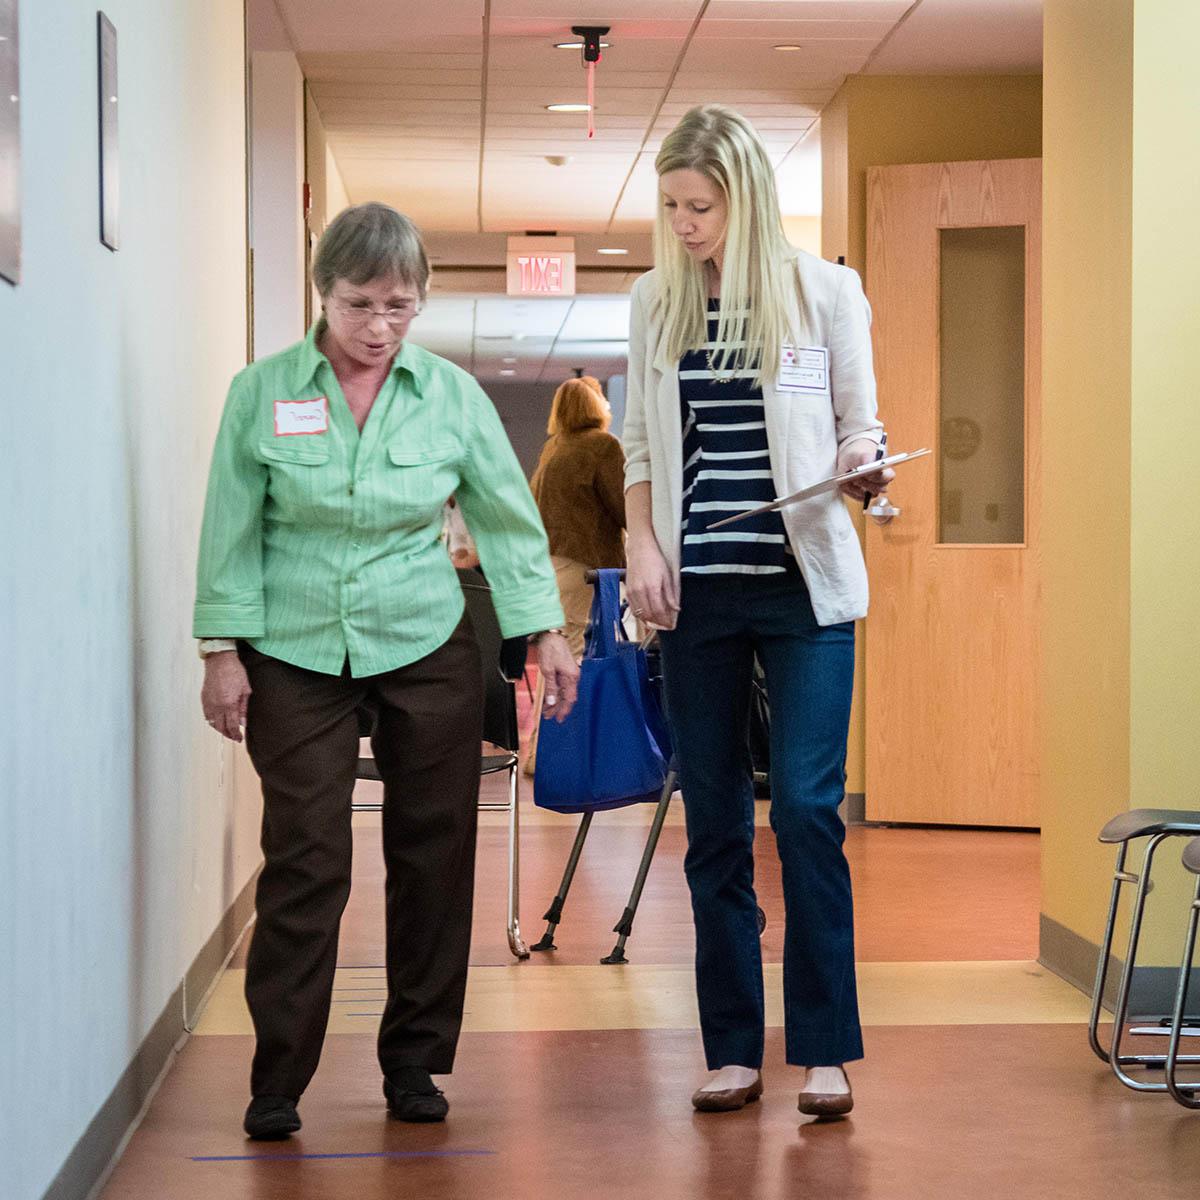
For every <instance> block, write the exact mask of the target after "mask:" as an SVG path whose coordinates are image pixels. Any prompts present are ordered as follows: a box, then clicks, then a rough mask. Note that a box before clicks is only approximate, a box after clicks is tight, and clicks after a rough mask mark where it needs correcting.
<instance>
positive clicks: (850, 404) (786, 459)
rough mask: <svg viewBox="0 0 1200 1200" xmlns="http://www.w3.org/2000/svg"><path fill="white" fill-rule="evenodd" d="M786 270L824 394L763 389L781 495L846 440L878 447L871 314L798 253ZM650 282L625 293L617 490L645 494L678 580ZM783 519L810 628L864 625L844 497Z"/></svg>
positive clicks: (674, 487)
mask: <svg viewBox="0 0 1200 1200" xmlns="http://www.w3.org/2000/svg"><path fill="white" fill-rule="evenodd" d="M794 262H795V269H796V277H797V283H798V287H797V289H796V294H795V307H794V308H793V311H792V318H793V321H794V322H795V326H794V327H795V328H796V329H797V330H798V331H799V333H800V337H801V340H802V343H803V347H805V348H807V347H823V348H825V349H826V350H827V351H828V353H829V370H828V372H827V379H828V384H829V387H828V389H827V391H826V392H825V394H824V395H820V394H817V393H812V392H794V391H779V390H778V388H777V387H776V382H777V378H778V370H776V372H775V373H773V374H772V375H771V376H769V377H768V378H767V379H766V380H765V381H764V386H763V409H764V412H765V420H766V425H767V445H768V448H769V449H770V453H771V474H772V476H773V478H774V483H775V494H776V495H778V496H786V495H788V494H790V493H791V492H795V491H799V490H800V488H803V487H807V486H808V485H809V484H811V483H816V482H817V481H818V480H820V479H825V478H828V477H829V476H830V475H832V474H834V472H835V471H836V469H837V458H838V452H839V450H840V449H841V448H842V447H843V446H845V445H847V444H848V443H849V442H853V441H857V440H859V439H860V438H866V439H869V440H871V441H874V442H876V443H878V442H879V441H880V439H881V437H882V434H883V424H882V422H881V421H880V420H879V418H878V416H877V413H876V405H875V373H874V370H873V368H872V365H871V333H870V326H871V310H870V306H869V305H868V304H867V298H866V296H864V295H863V290H862V284H861V283H860V282H859V278H858V275H857V273H856V272H855V271H853V270H851V269H850V268H849V267H842V266H837V265H835V264H833V263H828V262H826V261H825V260H824V259H821V258H817V257H815V256H814V255H811V254H806V253H804V252H803V251H797V252H796V257H795V259H794ZM657 274H658V273H657V272H656V271H650V272H649V273H648V274H646V275H643V276H642V277H641V278H640V279H639V280H638V281H637V282H636V283H635V284H634V285H633V295H632V301H633V303H632V311H631V313H630V326H629V375H628V383H627V385H626V386H627V391H626V409H625V427H624V432H623V436H622V441H623V442H624V444H625V456H626V465H625V487H626V489H627V490H628V489H629V488H631V487H632V486H633V485H634V484H637V483H649V484H650V485H651V504H652V516H653V523H654V533H655V536H656V537H657V538H658V544H659V547H660V548H661V549H662V552H663V555H664V557H665V558H666V560H667V563H668V565H669V566H670V567H671V569H672V570H673V571H674V572H675V576H676V579H677V580H678V577H679V561H680V536H681V528H680V526H681V522H682V519H683V428H682V422H681V420H680V413H679V370H678V368H679V362H678V360H675V361H671V360H670V359H668V357H667V351H666V347H665V346H664V345H663V338H662V320H661V317H660V315H659V313H658V304H657V294H658V293H657V289H658V286H659V285H658V279H657ZM781 515H782V517H783V523H784V527H785V529H786V530H787V535H788V540H789V541H790V542H791V544H792V550H793V551H794V552H795V555H796V559H797V561H798V563H799V565H800V570H801V573H802V574H803V575H804V582H805V583H806V584H807V586H808V592H809V596H810V598H811V600H812V606H813V612H814V614H815V615H816V618H817V623H818V624H819V625H834V624H837V623H838V622H840V621H853V620H857V619H858V618H859V617H864V616H866V614H867V569H866V565H865V564H864V562H863V556H862V547H861V546H860V545H859V541H858V537H857V535H856V534H855V531H854V522H853V520H852V519H851V517H850V514H849V512H847V510H846V505H845V502H844V500H843V499H842V496H841V493H840V492H827V493H825V494H824V495H821V496H814V497H813V498H812V499H810V500H804V501H802V502H801V503H799V504H793V505H791V506H790V507H788V508H785V509H783V510H782V513H781Z"/></svg>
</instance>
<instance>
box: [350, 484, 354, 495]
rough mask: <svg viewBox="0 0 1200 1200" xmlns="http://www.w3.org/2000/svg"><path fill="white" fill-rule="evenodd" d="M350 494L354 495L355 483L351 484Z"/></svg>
mask: <svg viewBox="0 0 1200 1200" xmlns="http://www.w3.org/2000/svg"><path fill="white" fill-rule="evenodd" d="M350 495H351V496H353V495H354V484H351V485H350Z"/></svg>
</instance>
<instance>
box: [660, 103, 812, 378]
mask: <svg viewBox="0 0 1200 1200" xmlns="http://www.w3.org/2000/svg"><path fill="white" fill-rule="evenodd" d="M654 168H655V170H656V171H657V172H658V174H659V176H660V177H661V176H663V175H665V174H666V173H667V172H668V171H682V170H690V171H699V172H700V174H701V175H703V176H704V177H705V178H706V179H708V180H709V181H710V182H711V183H713V184H714V185H715V186H716V187H717V188H719V189H720V190H721V192H722V193H723V194H724V196H725V200H726V203H727V205H728V215H727V223H726V226H725V256H724V261H723V263H722V267H721V309H720V316H719V318H718V321H717V338H716V343H717V348H716V350H715V351H714V354H713V362H714V366H715V367H716V369H717V370H718V371H728V370H733V369H735V368H736V367H742V366H746V365H751V364H752V365H754V366H755V368H756V382H757V383H758V384H759V385H760V386H761V385H762V383H763V382H764V379H765V378H768V377H770V376H772V375H773V374H774V369H775V365H776V364H777V363H778V362H779V355H780V351H781V350H782V349H783V344H784V342H785V341H787V340H788V339H789V338H791V339H792V341H793V343H795V344H799V336H798V331H797V330H795V329H794V328H792V327H791V322H790V319H789V315H788V314H789V311H790V309H789V299H790V294H795V292H794V289H796V288H797V287H798V281H797V276H796V272H795V271H794V269H793V268H792V260H793V259H794V258H795V255H796V251H795V250H794V249H793V248H792V246H791V245H789V243H788V240H787V238H786V236H785V235H784V232H783V220H782V218H781V216H780V213H779V196H778V193H777V192H776V189H775V172H774V170H773V169H772V167H771V160H770V158H769V157H768V156H767V150H766V147H765V146H764V145H763V143H762V139H761V138H760V137H759V136H758V133H757V131H756V130H755V128H754V126H753V125H751V124H750V122H749V121H747V120H746V118H745V117H743V116H742V115H741V114H740V113H737V112H734V110H733V109H731V108H726V107H725V106H724V105H722V104H704V105H701V106H699V107H697V108H693V109H692V110H691V111H690V112H688V113H687V114H686V115H685V116H684V117H683V119H682V120H681V121H680V122H679V124H678V125H676V126H675V128H674V129H673V130H671V132H670V133H669V134H667V136H666V138H664V139H663V144H662V149H661V150H660V151H659V152H658V157H657V158H656V159H655V160H654ZM654 264H655V266H656V267H657V269H658V273H659V276H660V280H661V282H660V286H659V295H658V302H659V305H660V306H661V314H662V323H663V335H664V338H665V342H666V348H667V352H668V354H669V355H670V356H671V358H673V359H678V358H681V357H682V356H683V355H684V354H685V353H686V352H687V351H688V350H694V349H697V348H698V347H700V346H702V345H704V343H705V342H707V341H708V326H707V313H708V286H707V280H706V276H705V269H704V264H702V263H698V262H696V261H695V260H694V259H692V258H691V257H690V256H689V255H688V254H687V252H686V251H685V250H684V248H683V244H682V243H681V242H680V240H679V238H677V237H676V236H675V234H674V233H673V232H672V230H671V222H670V219H669V217H668V215H667V213H666V210H665V207H664V205H663V204H661V203H660V204H659V205H658V213H657V216H656V217H655V222H654ZM738 314H741V315H738ZM737 343H743V344H744V345H745V349H744V350H740V349H738V348H737Z"/></svg>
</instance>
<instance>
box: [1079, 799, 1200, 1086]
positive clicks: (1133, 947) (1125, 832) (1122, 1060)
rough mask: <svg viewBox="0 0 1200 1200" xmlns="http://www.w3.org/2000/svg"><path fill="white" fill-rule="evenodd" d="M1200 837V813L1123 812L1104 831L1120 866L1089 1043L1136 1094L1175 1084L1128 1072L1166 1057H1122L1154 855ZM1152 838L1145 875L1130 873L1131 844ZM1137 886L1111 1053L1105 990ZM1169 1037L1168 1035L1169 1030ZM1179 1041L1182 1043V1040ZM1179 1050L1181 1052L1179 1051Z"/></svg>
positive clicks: (1144, 861)
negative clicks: (1171, 841) (1123, 908)
mask: <svg viewBox="0 0 1200 1200" xmlns="http://www.w3.org/2000/svg"><path fill="white" fill-rule="evenodd" d="M1197 835H1200V812H1195V811H1190V810H1181V809H1167V808H1135V809H1132V810H1131V811H1129V812H1124V813H1120V814H1118V815H1117V816H1115V817H1113V819H1112V820H1111V821H1109V822H1108V824H1107V825H1105V826H1104V828H1103V829H1102V830H1101V831H1100V841H1101V842H1102V843H1104V844H1106V845H1115V846H1116V847H1117V863H1116V869H1115V870H1114V872H1113V885H1112V894H1111V896H1110V899H1109V904H1108V919H1107V921H1106V923H1105V927H1104V939H1103V941H1102V942H1101V944H1100V957H1099V961H1098V962H1097V964H1096V986H1095V990H1094V992H1093V994H1092V1013H1091V1017H1090V1019H1089V1021H1088V1043H1089V1044H1090V1045H1091V1047H1092V1050H1093V1051H1094V1052H1095V1054H1096V1055H1097V1057H1098V1058H1100V1059H1101V1060H1102V1061H1103V1062H1107V1063H1108V1064H1109V1066H1111V1067H1112V1070H1113V1074H1115V1075H1116V1077H1117V1078H1118V1079H1119V1080H1120V1081H1121V1082H1122V1083H1123V1084H1124V1085H1125V1086H1126V1087H1128V1088H1132V1089H1133V1090H1134V1091H1136V1092H1166V1091H1168V1090H1169V1083H1168V1082H1164V1083H1147V1082H1145V1081H1143V1080H1138V1079H1134V1078H1133V1077H1132V1076H1131V1075H1129V1073H1128V1072H1127V1071H1126V1070H1125V1068H1126V1067H1135V1066H1136V1067H1166V1066H1167V1058H1168V1056H1167V1055H1165V1054H1122V1053H1121V1040H1122V1038H1123V1036H1124V1031H1125V1025H1126V1023H1127V1021H1128V1018H1129V993H1130V988H1131V985H1132V982H1133V973H1134V968H1135V966H1136V961H1137V950H1138V941H1139V939H1140V937H1141V931H1142V916H1143V914H1144V913H1145V910H1146V896H1147V895H1148V894H1149V891H1150V871H1151V868H1152V866H1153V864H1154V855H1155V853H1156V852H1157V850H1158V848H1159V846H1160V845H1162V843H1163V842H1164V841H1166V840H1167V838H1171V837H1196V836H1197ZM1143 837H1144V838H1149V839H1150V840H1149V842H1148V843H1147V845H1146V850H1145V853H1144V854H1143V856H1142V869H1141V872H1140V874H1137V875H1135V874H1133V873H1132V872H1131V871H1127V870H1126V869H1125V859H1126V856H1127V855H1128V852H1129V843H1130V842H1132V841H1133V840H1134V839H1135V838H1143ZM1128 883H1132V884H1136V885H1137V892H1136V894H1135V896H1134V901H1133V912H1132V914H1131V915H1130V920H1129V948H1128V950H1127V952H1126V955H1125V963H1124V966H1123V967H1122V970H1121V977H1120V980H1119V981H1118V984H1117V999H1116V1006H1115V1009H1114V1012H1113V1034H1112V1042H1111V1044H1110V1045H1109V1047H1108V1048H1107V1049H1105V1048H1104V1046H1102V1045H1101V1043H1100V1036H1099V1027H1100V1012H1101V1009H1102V1007H1103V1004H1104V988H1105V984H1106V982H1107V979H1108V961H1109V956H1110V954H1111V953H1112V944H1113V935H1114V933H1115V931H1116V924H1117V910H1118V907H1119V906H1120V902H1121V887H1122V885H1123V884H1128ZM1164 1032H1166V1031H1165V1030H1164ZM1176 1040H1177V1039H1176ZM1176 1048H1177V1049H1178V1047H1176ZM1175 1061H1176V1062H1180V1063H1197V1062H1200V1056H1178V1055H1177V1056H1176V1059H1175Z"/></svg>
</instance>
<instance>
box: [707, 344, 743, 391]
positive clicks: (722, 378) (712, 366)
mask: <svg viewBox="0 0 1200 1200" xmlns="http://www.w3.org/2000/svg"><path fill="white" fill-rule="evenodd" d="M704 358H705V361H706V362H707V363H708V369H709V370H710V371H711V372H712V379H711V380H710V381H709V382H710V383H732V382H733V380H734V378H735V377H736V375H737V370H738V369H737V365H736V364H735V365H734V368H733V370H732V371H730V372H729V374H728V375H721V374H720V373H719V372H718V371H717V364H716V361H715V360H714V358H713V352H712V351H711V350H705V352H704Z"/></svg>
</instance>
